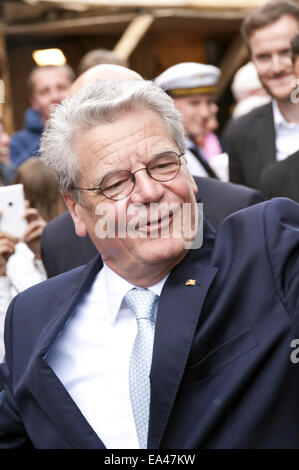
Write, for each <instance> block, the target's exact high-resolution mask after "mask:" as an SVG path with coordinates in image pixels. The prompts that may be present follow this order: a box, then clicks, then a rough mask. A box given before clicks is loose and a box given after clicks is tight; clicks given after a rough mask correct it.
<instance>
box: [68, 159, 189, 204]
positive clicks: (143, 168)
mask: <svg viewBox="0 0 299 470" xmlns="http://www.w3.org/2000/svg"><path fill="white" fill-rule="evenodd" d="M166 153H173V154H175V155H176V156H177V157H179V164H180V165H179V168H178V170H177V172H176V174H175V175H174V176H172V177H171V178H168V179H167V180H163V181H161V180H158V179H157V178H154V177H153V176H152V175H151V173H150V170H149V168H148V167H149V165H150V164H151V162H152V161H153V160H154V159H155V158H158V157H162V156H163V154H166ZM184 155H185V153H184V152H183V153H180V154H179V153H177V152H174V151H172V150H171V151H169V152H163V153H161V154H160V155H156V156H155V157H153V158H151V159H150V161H149V162H148V164H147V165H146V166H145V167H142V168H139V169H138V170H136V171H134V172H133V173H132V172H131V171H130V170H115V171H111V173H107V175H105V176H104V177H103V178H102V180H101V183H102V181H103V180H104V179H105V178H106V177H107V176H109V175H112V174H113V173H117V172H119V171H126V172H127V173H128V174H130V175H131V178H132V182H133V187H132V190H131V191H130V192H129V194H127V195H126V196H123V197H121V198H117V199H115V198H111V197H108V196H106V195H105V193H104V192H103V190H102V188H101V183H100V184H99V186H96V187H95V188H80V187H78V186H73V187H72V190H73V189H77V190H80V191H100V192H101V194H103V196H104V197H105V198H106V199H109V200H110V201H121V200H122V199H125V198H126V197H129V196H130V195H131V194H132V192H133V191H134V189H135V185H136V178H135V174H136V173H138V171H141V170H146V173H147V175H148V176H149V178H151V179H153V180H154V181H158V182H159V183H167V181H171V180H173V179H174V178H175V177H176V176H177V175H178V173H179V171H180V169H181V166H182V161H181V157H183V156H184Z"/></svg>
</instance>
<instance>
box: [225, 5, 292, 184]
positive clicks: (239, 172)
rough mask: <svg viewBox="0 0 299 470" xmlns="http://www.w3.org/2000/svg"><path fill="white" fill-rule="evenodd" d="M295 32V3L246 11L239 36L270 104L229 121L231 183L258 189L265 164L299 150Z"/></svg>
mask: <svg viewBox="0 0 299 470" xmlns="http://www.w3.org/2000/svg"><path fill="white" fill-rule="evenodd" d="M298 31H299V5H298V4H297V3H295V2H291V1H289V0H278V1H271V2H269V3H266V4H264V5H262V6H261V7H260V8H258V9H256V10H254V11H252V12H251V13H249V14H248V15H247V17H246V18H245V20H244V22H243V24H242V34H243V39H244V42H245V44H246V45H247V48H248V52H249V57H250V59H251V60H252V62H253V63H254V65H255V67H256V69H257V73H258V76H259V79H260V81H261V83H262V85H263V87H264V88H265V90H266V91H267V92H268V94H269V95H270V96H271V98H272V100H271V102H270V103H268V104H265V105H264V106H260V107H258V108H257V109H254V110H253V111H251V112H250V113H248V114H246V115H244V116H241V117H240V118H239V119H234V120H231V121H230V122H229V124H228V126H227V128H226V130H225V133H224V139H225V144H226V146H227V152H228V154H229V173H230V181H231V182H233V183H239V184H244V185H247V186H249V187H252V188H259V187H260V175H261V172H262V171H263V169H264V168H266V167H267V166H268V165H270V164H271V163H274V162H275V161H281V160H284V159H285V158H287V157H288V156H289V155H291V154H293V153H294V152H296V151H297V150H298V149H299V139H298V135H299V104H298V103H294V102H292V100H291V95H292V92H293V85H292V84H293V82H294V79H295V74H294V66H293V62H292V51H291V41H292V39H293V37H294V36H295V34H297V33H298Z"/></svg>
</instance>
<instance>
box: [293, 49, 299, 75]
mask: <svg viewBox="0 0 299 470" xmlns="http://www.w3.org/2000/svg"><path fill="white" fill-rule="evenodd" d="M294 72H295V75H296V78H297V79H298V78H299V55H298V56H296V58H295V62H294Z"/></svg>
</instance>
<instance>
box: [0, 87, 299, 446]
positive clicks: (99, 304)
mask: <svg viewBox="0 0 299 470" xmlns="http://www.w3.org/2000/svg"><path fill="white" fill-rule="evenodd" d="M103 97H105V99H103ZM184 148H185V143H184V132H183V128H182V126H181V122H180V118H179V115H178V113H177V112H176V111H175V109H174V106H173V103H172V101H171V99H170V98H169V97H167V95H166V94H165V93H163V91H161V90H159V89H158V88H157V87H154V86H153V85H152V84H151V83H149V82H145V81H140V80H139V81H132V80H130V81H125V82H123V81H119V82H111V81H107V82H106V81H103V80H102V81H98V82H96V83H94V84H92V85H91V86H90V87H88V88H86V89H84V90H82V92H80V93H77V94H75V95H74V96H73V97H72V99H70V100H68V101H67V102H65V103H64V104H63V105H62V106H61V107H59V108H57V109H56V110H55V111H54V115H53V117H52V119H51V121H50V123H49V126H48V128H47V131H46V133H45V134H44V136H43V142H42V147H41V154H42V158H43V160H44V161H45V162H47V164H48V165H50V166H51V167H52V168H54V169H55V171H56V173H57V176H58V177H59V181H60V185H61V189H62V191H63V194H64V197H65V200H66V203H67V205H68V208H69V210H70V213H71V215H72V218H73V220H74V223H75V226H76V232H77V234H78V235H80V236H84V235H85V234H86V233H88V234H89V236H90V238H91V239H92V241H93V243H94V244H95V246H96V247H97V249H98V250H99V252H100V254H101V259H103V261H104V266H103V267H102V263H101V260H100V258H96V259H95V260H93V261H91V262H90V263H89V264H88V265H87V266H85V267H80V268H77V269H75V270H72V271H69V272H68V273H64V274H62V275H60V276H56V277H55V278H52V279H49V280H48V281H46V282H44V283H41V284H39V285H37V286H34V287H33V288H31V289H29V290H27V291H25V292H23V293H21V294H20V295H19V296H17V297H16V298H15V299H14V301H13V302H12V304H11V305H10V308H9V310H8V313H7V320H6V332H5V342H6V359H5V363H4V364H3V365H2V366H1V371H2V373H3V375H4V378H5V387H4V391H3V392H1V395H0V448H8V447H10V448H13V447H32V446H33V447H35V448H44V449H45V448H52V449H54V448H55V449H60V448H63V449H67V448H68V449H74V448H85V449H87V448H88V449H91V448H93V449H96V448H97V449H103V448H110V449H118V448H143V447H147V448H150V449H156V448H165V449H180V448H181V449H191V448H192V449H193V448H214V449H215V448H298V442H299V427H298V423H299V409H298V399H297V395H298V394H297V390H298V386H299V374H298V369H297V367H298V366H297V362H298V360H297V355H296V352H297V351H296V349H295V351H293V349H294V348H295V346H294V341H295V344H297V340H296V338H298V337H299V327H298V325H299V321H298V315H299V296H298V291H299V275H298V273H299V269H298V267H299V266H298V251H299V227H298V220H299V208H298V205H297V204H295V203H294V202H292V201H290V200H285V199H275V200H273V201H270V202H268V203H261V204H257V205H254V206H253V207H250V208H248V209H245V210H243V211H239V212H238V213H236V214H233V215H231V216H230V217H228V218H226V220H225V221H224V223H223V224H222V225H221V227H220V228H219V231H218V234H217V237H216V238H215V232H214V230H213V229H212V228H211V226H210V225H209V224H208V223H206V222H205V221H203V244H202V245H201V246H200V247H199V245H200V243H198V242H199V241H200V236H199V237H198V235H200V232H198V231H197V233H196V230H195V229H196V227H197V226H198V219H197V214H198V212H197V208H198V207H197V204H196V199H195V193H196V190H197V188H196V185H195V183H194V180H193V179H192V177H191V175H190V174H189V172H188V171H187V168H186V162H185V160H184V159H183V158H182V156H180V155H181V154H182V153H183V151H184ZM62 162H63V165H62ZM152 204H153V208H154V209H155V208H157V205H158V207H159V209H160V212H159V211H158V212H157V211H156V212H155V211H153V212H152V211H151V209H152ZM167 208H168V209H169V212H167V211H166V209H167ZM184 208H186V209H189V210H188V211H186V217H187V218H186V219H184V217H181V215H182V213H181V212H180V211H181V210H183V209H184ZM144 211H145V212H144ZM177 216H178V217H179V218H178V219H176V217H177ZM177 222H179V223H178V224H177ZM123 229H125V230H123ZM167 230H168V231H167ZM165 231H166V233H168V236H166V237H164V236H162V235H163V234H165ZM152 234H153V236H152ZM123 235H124V236H123ZM193 241H194V242H195V243H196V246H194V245H192V242H193ZM134 296H135V299H136V298H137V300H136V302H135V301H134ZM136 296H137V297H136ZM144 296H146V298H145V297H144ZM149 298H150V299H151V300H149ZM152 300H153V301H154V303H152ZM149 304H151V306H150V312H149V315H150V318H149V317H148V315H147V310H148V309H147V308H146V307H148V306H149ZM135 315H136V317H135ZM142 325H143V326H142ZM144 336H146V342H145V341H143V339H142V338H143V337H144ZM135 337H136V341H137V343H135ZM141 346H142V347H141ZM292 352H293V353H292ZM131 357H132V359H134V360H133V361H132V360H131ZM140 359H141V362H137V365H138V366H139V367H136V361H138V360H140ZM143 359H144V361H143ZM145 359H146V360H145ZM146 364H147V368H146V370H145V367H144V366H145V365H146ZM141 377H142V381H141V380H137V381H136V379H139V378H141ZM132 384H133V388H132ZM140 384H141V388H140V387H139V386H140ZM135 398H138V403H137V405H136V401H135Z"/></svg>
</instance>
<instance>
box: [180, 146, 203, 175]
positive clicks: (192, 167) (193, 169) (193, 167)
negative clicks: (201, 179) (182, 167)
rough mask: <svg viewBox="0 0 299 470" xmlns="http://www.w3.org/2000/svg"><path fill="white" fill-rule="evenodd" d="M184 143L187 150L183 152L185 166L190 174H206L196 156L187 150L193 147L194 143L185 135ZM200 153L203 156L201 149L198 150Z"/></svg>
mask: <svg viewBox="0 0 299 470" xmlns="http://www.w3.org/2000/svg"><path fill="white" fill-rule="evenodd" d="M185 141H186V145H187V150H186V152H185V158H186V161H187V168H188V170H189V172H190V174H191V175H193V176H208V173H207V172H206V170H205V169H204V167H203V166H202V164H201V163H200V161H199V160H198V159H197V158H196V156H195V155H194V153H192V152H191V150H189V149H190V148H193V147H194V146H195V144H194V143H193V142H192V141H191V140H190V139H188V137H185ZM198 151H200V153H201V155H202V156H203V153H202V150H199V149H198Z"/></svg>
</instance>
